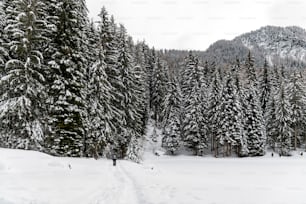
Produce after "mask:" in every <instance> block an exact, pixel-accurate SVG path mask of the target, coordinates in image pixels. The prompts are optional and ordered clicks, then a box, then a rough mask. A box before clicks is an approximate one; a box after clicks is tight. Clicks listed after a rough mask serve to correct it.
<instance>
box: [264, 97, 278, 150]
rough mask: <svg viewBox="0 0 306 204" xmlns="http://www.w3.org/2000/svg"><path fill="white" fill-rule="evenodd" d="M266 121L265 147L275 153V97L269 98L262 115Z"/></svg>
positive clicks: (276, 131) (276, 130) (276, 132)
mask: <svg viewBox="0 0 306 204" xmlns="http://www.w3.org/2000/svg"><path fill="white" fill-rule="evenodd" d="M264 115H265V121H266V135H267V145H268V146H269V147H270V148H272V150H273V151H276V142H277V134H278V129H277V128H278V127H277V123H276V104H275V97H274V96H271V97H270V100H269V102H268V104H267V111H266V112H265V113H264Z"/></svg>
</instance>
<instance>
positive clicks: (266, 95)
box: [259, 60, 272, 112]
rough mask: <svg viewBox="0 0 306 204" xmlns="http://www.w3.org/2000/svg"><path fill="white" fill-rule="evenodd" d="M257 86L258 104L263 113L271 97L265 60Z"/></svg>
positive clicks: (268, 73)
mask: <svg viewBox="0 0 306 204" xmlns="http://www.w3.org/2000/svg"><path fill="white" fill-rule="evenodd" d="M259 80H260V81H259V86H260V92H259V93H260V102H261V108H262V111H263V112H265V111H266V108H267V104H268V101H269V99H270V96H271V88H272V87H271V81H270V72H269V65H268V63H267V60H265V63H264V66H263V69H262V71H261V73H260V76H259Z"/></svg>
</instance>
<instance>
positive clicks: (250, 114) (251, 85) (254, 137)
mask: <svg viewBox="0 0 306 204" xmlns="http://www.w3.org/2000/svg"><path fill="white" fill-rule="evenodd" d="M246 76H247V78H246V85H245V92H246V97H245V104H246V108H245V110H244V134H245V137H246V139H247V144H248V152H249V155H250V156H261V155H263V154H264V153H265V139H266V133H265V129H264V119H263V115H262V109H261V104H260V101H259V94H258V89H257V87H258V86H257V79H256V73H255V69H254V62H253V60H252V57H251V54H250V52H249V55H248V59H247V62H246Z"/></svg>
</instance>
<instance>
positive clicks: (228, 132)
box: [216, 73, 243, 156]
mask: <svg viewBox="0 0 306 204" xmlns="http://www.w3.org/2000/svg"><path fill="white" fill-rule="evenodd" d="M218 106H219V107H218V111H219V112H218V116H219V119H218V120H219V121H218V126H219V128H218V130H217V135H216V142H217V144H218V145H221V146H223V155H224V156H225V155H226V156H229V155H230V154H231V149H232V148H233V147H236V146H238V145H239V144H238V143H237V141H241V140H242V139H241V138H242V133H243V123H242V121H241V118H242V117H241V115H242V107H241V103H240V99H239V95H238V92H237V88H236V86H235V81H234V79H233V76H232V75H231V74H230V73H227V75H226V77H225V79H224V85H223V89H222V92H221V96H220V103H219V104H218ZM217 154H218V152H217Z"/></svg>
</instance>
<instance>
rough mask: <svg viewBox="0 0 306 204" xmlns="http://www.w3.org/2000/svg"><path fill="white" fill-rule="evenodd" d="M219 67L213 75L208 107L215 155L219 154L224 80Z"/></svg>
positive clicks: (209, 125)
mask: <svg viewBox="0 0 306 204" xmlns="http://www.w3.org/2000/svg"><path fill="white" fill-rule="evenodd" d="M219 69H220V68H217V69H216V70H215V72H214V73H213V75H212V84H211V86H210V91H209V109H208V119H209V120H208V121H209V123H208V127H209V133H210V140H211V142H210V144H211V151H215V156H217V152H218V150H217V149H218V144H217V142H216V135H217V132H218V128H219V126H218V124H219V119H220V117H219V110H218V108H219V107H220V106H219V104H220V102H221V101H220V97H221V90H222V82H221V79H220V74H219Z"/></svg>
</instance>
